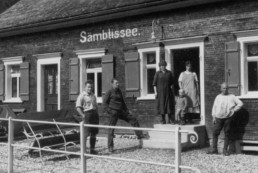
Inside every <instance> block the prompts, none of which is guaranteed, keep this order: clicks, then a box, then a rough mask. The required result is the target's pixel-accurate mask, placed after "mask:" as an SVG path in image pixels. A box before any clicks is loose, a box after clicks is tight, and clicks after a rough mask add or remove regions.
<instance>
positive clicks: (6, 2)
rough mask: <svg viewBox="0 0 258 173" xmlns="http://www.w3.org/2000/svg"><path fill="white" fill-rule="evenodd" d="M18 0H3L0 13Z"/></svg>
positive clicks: (0, 2)
mask: <svg viewBox="0 0 258 173" xmlns="http://www.w3.org/2000/svg"><path fill="white" fill-rule="evenodd" d="M17 1H19V0H1V1H0V13H2V12H4V11H5V10H6V9H8V8H9V7H10V6H12V5H13V4H15V3H16V2H17Z"/></svg>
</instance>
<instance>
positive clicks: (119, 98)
mask: <svg viewBox="0 0 258 173" xmlns="http://www.w3.org/2000/svg"><path fill="white" fill-rule="evenodd" d="M103 106H104V111H105V112H109V110H110V109H112V110H118V111H122V110H123V111H127V110H128V109H127V106H126V104H125V101H124V98H123V95H122V92H121V90H120V89H119V88H118V89H114V88H111V89H110V90H108V91H107V92H106V94H105V97H104V100H103Z"/></svg>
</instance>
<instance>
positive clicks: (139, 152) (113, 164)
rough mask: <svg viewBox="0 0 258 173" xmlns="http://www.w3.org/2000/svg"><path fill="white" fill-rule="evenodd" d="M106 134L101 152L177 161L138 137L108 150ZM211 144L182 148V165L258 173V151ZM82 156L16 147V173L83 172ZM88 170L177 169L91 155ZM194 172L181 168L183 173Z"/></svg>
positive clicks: (1, 152)
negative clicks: (223, 151)
mask: <svg viewBox="0 0 258 173" xmlns="http://www.w3.org/2000/svg"><path fill="white" fill-rule="evenodd" d="M15 143H16V144H21V145H26V146H28V145H29V141H28V140H19V141H16V142H15ZM106 143H107V140H106V138H99V139H98V142H97V147H96V150H97V151H98V152H99V155H104V156H110V157H121V158H127V159H138V160H143V161H151V162H160V163H165V164H174V156H175V153H174V151H173V150H162V149H146V148H140V147H139V141H138V140H136V139H125V138H116V139H115V152H114V153H112V154H109V153H108V152H107V148H106ZM207 150H208V148H202V149H193V150H189V151H184V152H182V165H184V166H190V167H195V168H198V169H200V171H201V172H202V173H257V172H258V157H257V154H256V153H251V154H238V155H230V156H223V155H207V154H206V152H207ZM69 151H74V152H79V151H80V146H79V145H77V146H74V147H69ZM7 158H8V153H7V146H5V145H2V144H1V145H0V173H5V172H7V168H8V165H7V163H8V159H7ZM80 161H81V160H80V157H79V156H76V155H72V156H70V159H66V157H65V155H64V154H58V153H57V154H53V153H49V152H43V161H42V160H41V158H40V157H38V154H37V153H35V154H33V156H32V157H29V156H28V149H26V148H18V147H15V149H14V172H15V173H78V172H80ZM86 162H87V173H172V172H174V169H173V168H171V167H165V166H155V165H147V164H140V163H132V162H124V161H115V160H108V159H101V158H93V157H88V158H87V160H86ZM188 172H189V173H190V172H194V171H191V170H189V169H182V173H188Z"/></svg>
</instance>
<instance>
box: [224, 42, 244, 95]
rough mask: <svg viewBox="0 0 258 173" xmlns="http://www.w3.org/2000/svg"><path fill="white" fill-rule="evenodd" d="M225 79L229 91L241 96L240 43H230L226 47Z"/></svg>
mask: <svg viewBox="0 0 258 173" xmlns="http://www.w3.org/2000/svg"><path fill="white" fill-rule="evenodd" d="M225 49H226V60H225V79H226V83H227V84H228V87H229V91H230V93H232V94H235V95H236V96H238V95H240V86H241V85H240V45H239V43H238V42H228V43H226V45H225Z"/></svg>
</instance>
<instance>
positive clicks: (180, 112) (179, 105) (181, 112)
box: [175, 89, 187, 125]
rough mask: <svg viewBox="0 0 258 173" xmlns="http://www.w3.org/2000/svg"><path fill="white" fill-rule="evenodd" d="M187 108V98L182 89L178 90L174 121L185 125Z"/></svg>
mask: <svg viewBox="0 0 258 173" xmlns="http://www.w3.org/2000/svg"><path fill="white" fill-rule="evenodd" d="M186 110H187V99H186V97H185V92H184V90H183V89H180V90H179V96H178V97H177V98H176V117H175V119H176V121H177V122H179V124H182V125H185V113H186Z"/></svg>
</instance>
